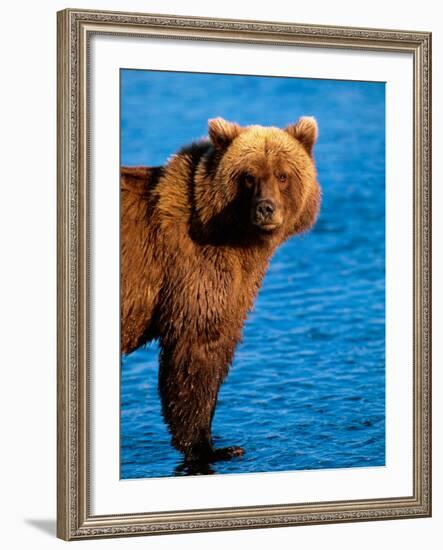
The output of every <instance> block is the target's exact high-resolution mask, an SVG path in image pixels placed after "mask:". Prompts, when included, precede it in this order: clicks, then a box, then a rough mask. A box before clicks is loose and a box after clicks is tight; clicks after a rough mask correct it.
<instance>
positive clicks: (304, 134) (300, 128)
mask: <svg viewBox="0 0 443 550" xmlns="http://www.w3.org/2000/svg"><path fill="white" fill-rule="evenodd" d="M285 130H286V132H288V134H290V135H291V136H292V137H294V138H295V139H296V140H298V141H299V142H300V143H301V144H302V145H303V147H304V148H305V149H306V151H307V152H308V153H309V154H310V155H311V156H312V148H313V147H314V143H315V142H316V141H317V137H318V126H317V121H316V120H315V118H314V117H312V116H302V117H301V118H299V119H298V122H297V123H296V124H291V125H289V126H287V127H286V128H285Z"/></svg>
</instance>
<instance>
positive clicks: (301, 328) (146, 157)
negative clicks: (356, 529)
mask: <svg viewBox="0 0 443 550" xmlns="http://www.w3.org/2000/svg"><path fill="white" fill-rule="evenodd" d="M121 78H122V88H121V89H122V103H121V107H122V110H121V111H122V125H121V127H122V134H121V137H122V139H121V145H122V148H121V156H122V164H126V165H135V164H146V165H158V164H162V163H164V162H165V160H166V159H167V157H168V156H169V155H170V154H172V153H174V152H175V151H176V150H177V149H178V148H179V147H180V146H182V145H183V144H185V143H188V142H189V141H192V140H193V139H196V138H198V137H200V136H202V135H204V134H205V133H206V123H207V119H208V118H212V117H215V116H223V117H225V118H227V119H231V120H235V121H237V122H239V123H241V124H262V125H274V126H285V125H287V124H288V123H290V122H292V121H295V120H296V119H297V118H298V117H299V116H300V115H313V116H315V117H316V118H317V121H318V124H319V128H320V137H319V141H318V144H317V146H316V149H315V158H316V162H317V166H318V173H319V181H320V183H321V186H322V189H323V205H322V210H321V214H320V217H319V220H318V223H317V225H316V227H315V229H314V230H313V231H312V232H311V233H309V234H307V235H305V236H303V237H295V238H292V239H291V240H290V241H288V242H287V243H286V244H285V245H283V246H282V247H281V248H280V249H279V250H278V251H277V253H276V254H275V256H274V258H273V260H272V262H271V265H270V268H269V271H268V273H267V276H266V278H265V281H264V284H263V287H262V289H261V291H260V294H259V296H258V299H257V301H256V304H255V309H254V311H253V312H252V313H251V314H250V316H249V318H248V320H247V323H246V326H245V330H244V340H243V342H242V343H241V344H240V345H239V347H238V349H237V352H236V355H235V359H234V362H233V365H232V367H231V371H230V374H229V376H228V378H227V380H226V382H225V383H224V384H223V386H222V389H221V391H220V396H219V401H218V405H217V409H216V414H215V417H214V422H213V433H214V438H215V442H216V444H217V445H220V446H226V445H232V444H236V445H241V446H242V447H244V448H245V450H246V453H245V455H244V456H243V457H241V458H237V459H235V460H231V461H229V462H219V463H216V464H215V465H213V466H212V471H213V472H214V473H218V474H221V473H247V472H269V471H280V470H301V469H316V468H347V467H363V466H380V465H383V464H384V463H385V286H384V275H385V261H384V254H385V248H384V245H385V230H384V228H385V139H384V131H385V118H384V116H385V115H384V113H385V90H384V84H382V83H363V82H345V81H330V80H305V79H288V78H263V77H239V76H223V75H197V74H183V73H155V72H146V71H130V70H125V71H122V73H121ZM157 359H158V347H157V345H156V344H155V343H153V344H150V345H149V347H148V348H146V349H140V350H138V351H136V352H134V353H133V354H131V355H130V356H128V357H125V358H123V359H122V366H121V369H122V370H121V477H122V478H139V477H160V476H171V475H181V474H183V473H184V472H183V470H182V468H181V462H182V461H181V456H180V454H179V453H178V452H177V451H175V450H174V449H173V448H172V447H171V445H170V438H169V435H168V432H167V429H166V427H165V424H164V423H163V420H162V417H161V413H160V401H159V396H158V393H157Z"/></svg>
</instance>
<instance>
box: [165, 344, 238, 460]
mask: <svg viewBox="0 0 443 550" xmlns="http://www.w3.org/2000/svg"><path fill="white" fill-rule="evenodd" d="M232 352H233V350H232V349H229V348H225V347H223V346H216V349H211V346H210V345H200V344H191V343H189V341H182V342H177V343H175V345H173V346H171V345H167V344H165V343H162V352H161V354H160V371H159V390H160V397H161V401H162V411H163V416H164V418H165V421H166V423H167V424H168V428H169V431H170V433H171V435H172V443H173V445H174V446H175V448H176V449H178V450H179V451H181V452H182V453H184V455H185V460H186V461H187V462H212V461H216V460H227V459H230V458H232V457H234V456H240V455H242V454H243V453H244V451H243V449H242V448H241V447H237V446H233V447H226V448H222V449H215V448H214V447H213V444H212V436H211V424H212V418H213V416H214V411H215V405H216V403H217V395H218V391H219V388H220V385H221V383H222V382H223V380H224V378H225V376H226V374H227V370H228V366H229V363H230V361H231V358H232Z"/></svg>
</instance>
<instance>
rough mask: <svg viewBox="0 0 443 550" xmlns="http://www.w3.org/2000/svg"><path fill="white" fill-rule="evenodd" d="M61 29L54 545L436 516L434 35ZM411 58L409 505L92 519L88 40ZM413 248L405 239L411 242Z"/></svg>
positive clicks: (66, 15)
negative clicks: (122, 38)
mask: <svg viewBox="0 0 443 550" xmlns="http://www.w3.org/2000/svg"><path fill="white" fill-rule="evenodd" d="M57 24H58V58H57V71H58V79H57V82H58V89H57V92H58V93H57V95H58V104H57V107H58V117H57V119H58V123H57V124H58V156H57V158H58V164H57V180H58V183H57V186H58V201H57V203H58V214H57V216H58V219H57V227H58V240H57V253H58V273H57V276H58V320H57V324H58V356H57V360H58V369H57V417H58V418H57V425H58V431H57V444H58V451H57V458H58V468H57V535H58V536H59V537H60V538H62V539H65V540H72V539H84V538H93V537H111V536H112V537H113V536H128V535H152V534H167V533H185V532H196V531H216V530H227V529H248V528H263V527H279V526H289V525H307V524H319V523H337V522H350V521H367V520H382V519H401V518H414V517H429V516H430V515H431V34H430V33H427V32H411V31H396V30H377V29H363V28H349V27H328V26H315V25H299V24H293V23H291V24H289V23H275V22H262V21H234V20H230V19H206V18H200V17H180V16H172V15H148V14H138V13H116V12H97V11H89V10H75V9H68V10H64V11H61V12H59V13H58V14H57ZM97 33H100V34H113V35H128V36H144V37H147V36H149V37H158V38H162V37H163V38H165V37H166V38H180V39H186V40H205V41H208V40H209V41H210V40H215V41H226V42H245V43H250V44H273V45H276V46H278V45H281V44H285V45H297V46H310V47H313V46H315V47H319V48H347V49H354V50H355V49H357V50H358V49H360V50H379V51H383V52H408V53H410V54H412V56H413V60H414V82H413V88H414V137H413V140H414V208H413V212H414V213H413V216H414V235H413V242H411V246H412V247H413V251H414V262H413V263H414V265H413V272H414V291H413V296H411V299H412V300H413V304H414V335H413V342H414V346H413V358H414V369H413V370H414V372H413V384H414V434H413V441H414V446H413V454H414V460H413V472H411V475H412V477H413V496H411V497H404V498H388V499H378V500H354V501H337V502H320V503H309V504H284V505H272V506H271V505H269V506H252V507H241V508H223V509H205V510H188V511H179V512H177V511H161V512H156V513H142V512H141V513H137V514H133V515H109V516H93V515H91V512H90V504H89V473H88V472H89V468H88V437H89V436H88V424H89V423H88V368H89V365H88V363H89V361H88V326H89V317H88V307H89V297H88V263H89V262H88V226H89V222H88V207H89V205H88V143H89V141H88V46H89V41H90V38H91V36H92V35H93V34H97ZM405 238H406V237H405Z"/></svg>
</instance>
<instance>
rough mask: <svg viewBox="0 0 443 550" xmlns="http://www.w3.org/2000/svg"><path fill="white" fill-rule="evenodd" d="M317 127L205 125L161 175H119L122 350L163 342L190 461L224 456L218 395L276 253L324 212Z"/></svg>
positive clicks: (141, 171)
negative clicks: (204, 135) (217, 427)
mask: <svg viewBox="0 0 443 550" xmlns="http://www.w3.org/2000/svg"><path fill="white" fill-rule="evenodd" d="M316 139H317V124H316V122H315V120H314V119H313V118H311V117H302V118H300V119H299V121H298V122H297V123H295V124H291V125H289V126H287V127H286V128H285V129H279V128H274V127H262V126H247V127H240V126H239V125H238V124H236V123H232V122H227V121H225V120H223V119H222V118H216V119H212V120H210V121H209V139H204V140H201V141H199V142H195V143H193V144H191V145H189V146H187V147H184V148H183V149H181V150H180V151H179V152H178V153H177V154H175V155H174V156H173V157H172V158H171V159H170V160H169V161H168V162H167V164H166V165H165V166H161V167H155V168H148V167H122V169H121V351H122V353H123V354H128V353H130V352H132V351H133V350H135V349H137V348H138V347H139V346H142V345H143V344H146V343H147V342H149V341H151V340H153V339H158V340H159V343H160V348H161V353H160V370H159V392H160V396H161V401H162V412H163V416H164V419H165V421H166V423H167V425H168V427H169V431H170V433H171V435H172V443H173V445H174V446H175V447H176V448H177V449H178V450H179V451H181V452H182V453H184V455H185V461H186V462H187V463H193V462H202V463H209V462H212V461H214V460H220V459H228V458H230V457H233V456H239V455H241V454H243V452H244V451H243V449H242V448H240V447H237V446H233V447H228V448H223V449H216V448H214V447H213V442H212V437H211V423H212V418H213V415H214V410H215V405H216V401H217V394H218V391H219V388H220V385H221V383H222V382H223V380H224V379H225V377H226V375H227V373H228V369H229V365H230V363H231V361H232V358H233V354H234V350H235V347H236V345H237V343H238V342H239V340H240V339H241V334H242V329H243V324H244V322H245V319H246V316H247V313H248V311H249V310H250V309H251V307H252V305H253V302H254V298H255V296H256V294H257V291H258V289H259V288H260V285H261V283H262V280H263V277H264V275H265V271H266V268H267V266H268V263H269V260H270V258H271V256H272V254H273V252H274V251H275V249H276V248H277V247H278V246H279V245H280V244H281V243H282V242H283V241H285V240H286V239H287V238H288V237H290V236H291V235H295V234H297V233H300V232H302V231H306V230H307V229H309V228H310V227H311V226H312V225H313V224H314V222H315V220H316V217H317V214H318V211H319V205H320V187H319V184H318V182H317V176H316V169H315V165H314V160H313V155H312V149H313V145H314V143H315V141H316Z"/></svg>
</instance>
